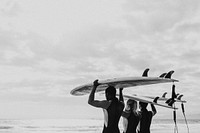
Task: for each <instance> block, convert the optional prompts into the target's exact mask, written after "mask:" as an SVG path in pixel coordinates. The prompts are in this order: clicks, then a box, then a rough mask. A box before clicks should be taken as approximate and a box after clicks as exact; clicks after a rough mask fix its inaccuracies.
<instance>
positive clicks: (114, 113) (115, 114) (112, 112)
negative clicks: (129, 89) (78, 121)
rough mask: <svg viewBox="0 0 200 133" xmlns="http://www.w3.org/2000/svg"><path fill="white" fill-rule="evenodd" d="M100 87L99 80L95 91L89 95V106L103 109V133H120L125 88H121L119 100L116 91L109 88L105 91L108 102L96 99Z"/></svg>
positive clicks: (95, 85) (94, 88)
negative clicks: (119, 124) (97, 89)
mask: <svg viewBox="0 0 200 133" xmlns="http://www.w3.org/2000/svg"><path fill="white" fill-rule="evenodd" d="M98 85H99V83H98V80H95V81H94V86H93V89H92V91H91V93H90V95H89V99H88V104H90V105H92V106H94V107H97V108H102V109H103V112H104V128H103V133H119V132H120V131H119V127H118V123H119V119H120V117H121V114H122V112H123V109H124V102H123V96H122V90H123V88H120V96H119V100H118V99H117V98H116V89H115V88H114V87H113V86H109V87H108V88H107V89H106V90H105V94H106V100H103V101H99V100H94V99H95V91H96V88H97V86H98Z"/></svg>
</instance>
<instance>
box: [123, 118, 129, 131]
mask: <svg viewBox="0 0 200 133" xmlns="http://www.w3.org/2000/svg"><path fill="white" fill-rule="evenodd" d="M122 120H123V132H124V133H125V132H126V130H127V127H128V119H127V118H125V117H123V119H122Z"/></svg>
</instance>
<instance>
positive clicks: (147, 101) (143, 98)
mask: <svg viewBox="0 0 200 133" xmlns="http://www.w3.org/2000/svg"><path fill="white" fill-rule="evenodd" d="M117 95H118V94H117ZM123 97H124V98H127V99H132V100H136V101H140V102H145V103H150V104H153V105H157V106H161V107H165V108H169V109H178V108H174V107H171V106H168V105H167V104H166V105H165V104H160V103H157V102H154V101H151V100H149V99H148V98H145V97H140V96H137V95H134V96H129V95H123Z"/></svg>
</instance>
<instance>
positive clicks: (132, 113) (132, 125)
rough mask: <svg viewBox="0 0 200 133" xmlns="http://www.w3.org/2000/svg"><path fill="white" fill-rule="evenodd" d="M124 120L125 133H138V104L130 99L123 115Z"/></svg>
mask: <svg viewBox="0 0 200 133" xmlns="http://www.w3.org/2000/svg"><path fill="white" fill-rule="evenodd" d="M122 118H123V127H124V131H123V133H136V128H137V125H138V123H139V115H138V112H137V102H136V101H135V100H131V99H128V100H127V105H126V109H125V111H123V113H122Z"/></svg>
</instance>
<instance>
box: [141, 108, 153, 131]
mask: <svg viewBox="0 0 200 133" xmlns="http://www.w3.org/2000/svg"><path fill="white" fill-rule="evenodd" d="M140 115H141V118H140V122H139V125H138V133H150V125H151V120H152V116H153V114H152V112H151V111H148V110H143V111H141V112H140Z"/></svg>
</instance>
